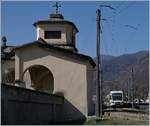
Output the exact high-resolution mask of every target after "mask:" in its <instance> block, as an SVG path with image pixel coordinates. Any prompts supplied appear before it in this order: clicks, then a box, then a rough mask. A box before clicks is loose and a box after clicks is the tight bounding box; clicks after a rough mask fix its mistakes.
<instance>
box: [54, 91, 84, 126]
mask: <svg viewBox="0 0 150 126" xmlns="http://www.w3.org/2000/svg"><path fill="white" fill-rule="evenodd" d="M55 94H56V95H57V96H63V97H64V96H65V94H64V92H56V93H55ZM62 120H63V121H62V122H61V123H58V124H62V125H65V124H68V125H81V124H84V122H85V120H86V116H85V115H84V114H83V113H82V112H80V111H79V110H78V109H77V108H76V107H75V106H74V105H73V104H72V103H71V102H69V101H68V100H67V99H66V98H65V97H64V103H63V110H62Z"/></svg>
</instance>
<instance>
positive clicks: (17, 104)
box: [1, 84, 86, 125]
mask: <svg viewBox="0 0 150 126" xmlns="http://www.w3.org/2000/svg"><path fill="white" fill-rule="evenodd" d="M1 96H2V99H1V100H2V102H1V103H2V104H1V121H2V124H5V125H6V124H13V125H16V124H19V125H23V124H26V125H27V124H29V125H32V124H35V125H38V124H42V125H43V124H83V123H84V121H85V119H86V117H85V116H84V115H83V114H82V113H81V112H80V111H79V110H78V109H77V108H76V107H75V106H73V105H72V104H71V103H70V102H69V101H67V100H66V99H64V98H63V97H61V96H58V95H52V94H47V93H43V92H37V91H33V90H29V89H24V88H20V87H15V86H10V85H5V84H2V87H1Z"/></svg>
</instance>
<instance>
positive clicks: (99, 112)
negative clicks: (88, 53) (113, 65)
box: [96, 9, 103, 118]
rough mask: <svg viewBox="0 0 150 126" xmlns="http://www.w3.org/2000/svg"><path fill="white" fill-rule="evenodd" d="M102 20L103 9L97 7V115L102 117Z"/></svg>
mask: <svg viewBox="0 0 150 126" xmlns="http://www.w3.org/2000/svg"><path fill="white" fill-rule="evenodd" d="M100 20H101V11H100V9H97V11H96V27H97V28H96V29H97V30H96V38H97V42H96V43H97V44H96V49H97V50H96V54H97V55H96V89H97V90H96V95H97V102H96V103H97V104H96V116H97V117H100V118H102V114H103V112H102V110H103V109H102V84H101V77H100V76H101V73H100V72H101V57H100V30H101V27H100Z"/></svg>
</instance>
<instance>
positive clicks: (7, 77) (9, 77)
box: [2, 68, 15, 85]
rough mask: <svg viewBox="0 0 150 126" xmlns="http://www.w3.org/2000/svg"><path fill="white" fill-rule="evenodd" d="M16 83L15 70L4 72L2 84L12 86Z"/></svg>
mask: <svg viewBox="0 0 150 126" xmlns="http://www.w3.org/2000/svg"><path fill="white" fill-rule="evenodd" d="M14 81H15V69H14V68H9V69H6V70H4V73H3V74H2V82H3V83H6V84H11V85H12V84H13V83H14Z"/></svg>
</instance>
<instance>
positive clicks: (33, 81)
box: [1, 10, 95, 120]
mask: <svg viewBox="0 0 150 126" xmlns="http://www.w3.org/2000/svg"><path fill="white" fill-rule="evenodd" d="M33 26H34V27H35V29H36V33H37V36H36V40H35V41H33V42H27V43H26V44H23V45H19V46H16V47H13V46H7V44H6V38H5V37H4V38H3V40H2V47H1V48H2V53H1V57H2V82H3V83H6V84H10V85H14V86H20V87H22V88H27V89H30V90H36V91H40V92H46V93H49V94H57V95H62V96H63V97H64V98H65V101H64V103H63V104H64V105H63V108H62V109H63V118H64V120H65V119H66V120H67V119H68V118H72V119H78V118H83V117H87V116H90V115H92V113H93V111H94V106H93V101H92V90H93V84H94V80H93V72H94V68H95V62H94V61H93V59H92V58H91V57H90V56H87V55H84V54H80V53H78V49H77V48H76V34H77V33H78V32H79V30H78V28H77V27H76V25H75V24H74V23H73V22H71V21H68V20H65V19H64V16H63V15H62V14H61V13H59V12H58V10H56V12H55V13H52V14H50V15H49V18H48V19H46V20H39V21H36V22H34V24H33ZM85 43H86V42H85ZM71 106H73V107H71Z"/></svg>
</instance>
